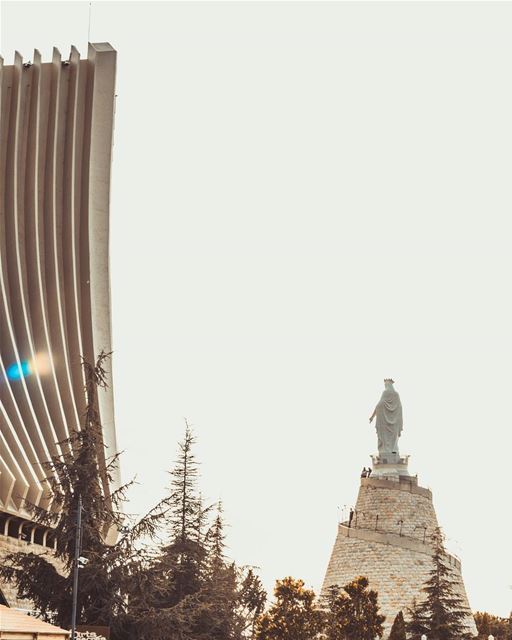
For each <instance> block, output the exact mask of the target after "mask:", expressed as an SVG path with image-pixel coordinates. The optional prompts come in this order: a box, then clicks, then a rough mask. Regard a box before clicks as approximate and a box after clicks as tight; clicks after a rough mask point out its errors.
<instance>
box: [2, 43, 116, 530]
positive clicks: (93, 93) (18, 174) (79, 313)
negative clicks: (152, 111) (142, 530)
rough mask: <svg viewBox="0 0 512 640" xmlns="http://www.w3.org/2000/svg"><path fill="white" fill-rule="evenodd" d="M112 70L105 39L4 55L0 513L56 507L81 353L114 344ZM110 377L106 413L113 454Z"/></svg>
mask: <svg viewBox="0 0 512 640" xmlns="http://www.w3.org/2000/svg"><path fill="white" fill-rule="evenodd" d="M115 71H116V52H115V51H114V49H113V48H112V47H111V46H110V45H109V44H106V43H102V44H91V45H89V51H88V57H87V59H84V60H81V59H80V55H79V53H78V51H77V50H76V49H75V48H72V50H71V54H70V57H69V59H67V60H63V59H62V57H61V55H60V53H59V52H58V51H57V50H56V49H55V50H54V52H53V58H52V60H51V62H42V60H41V56H40V54H39V52H38V51H35V52H34V58H33V61H32V62H24V61H23V59H22V58H21V56H20V55H19V54H18V53H16V55H15V59H14V64H13V65H4V64H3V61H2V60H1V59H0V511H3V512H4V513H7V514H14V515H15V516H18V517H20V518H29V515H28V514H27V513H26V511H25V509H24V504H25V501H26V500H28V501H30V502H31V503H33V504H36V505H39V506H41V507H44V508H48V507H51V500H52V498H51V495H50V493H49V492H48V482H47V481H45V477H46V476H47V472H46V471H45V470H44V469H43V468H42V465H41V463H42V462H45V461H47V460H48V459H49V458H50V457H51V456H54V455H58V454H61V453H67V452H68V451H66V446H67V445H65V444H59V442H60V443H62V441H64V440H65V439H66V438H67V437H68V436H69V434H70V432H71V431H72V430H76V429H79V428H80V421H81V416H82V414H83V411H84V405H85V396H84V379H83V372H82V367H81V356H84V357H85V358H86V359H88V360H89V361H93V360H94V359H95V357H96V356H97V354H98V353H99V352H100V351H101V350H104V351H106V352H110V351H111V320H110V284H109V281H110V277H109V200H110V170H111V161H112V140H113V124H114V101H115ZM108 375H109V378H110V379H109V380H108V382H109V388H108V390H107V391H106V392H101V393H100V394H99V405H100V406H99V410H100V415H101V420H102V424H103V430H104V442H105V444H106V446H107V447H108V455H111V454H114V453H116V451H117V446H116V437H115V426H114V410H113V396H112V379H111V374H110V373H109V374H108ZM98 453H99V456H100V467H101V466H102V465H104V452H103V451H100V452H98ZM103 482H104V489H105V492H106V493H107V494H108V493H109V491H110V490H111V487H109V486H108V483H107V481H106V478H104V480H103ZM114 484H115V485H116V486H117V485H118V484H119V477H116V478H114Z"/></svg>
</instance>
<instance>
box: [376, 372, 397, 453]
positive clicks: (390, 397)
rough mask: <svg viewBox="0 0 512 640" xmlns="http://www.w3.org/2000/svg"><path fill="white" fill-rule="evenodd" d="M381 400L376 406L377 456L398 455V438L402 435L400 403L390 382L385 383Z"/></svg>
mask: <svg viewBox="0 0 512 640" xmlns="http://www.w3.org/2000/svg"><path fill="white" fill-rule="evenodd" d="M385 385H386V388H385V389H384V391H383V393H382V396H381V399H380V400H379V403H378V404H377V408H376V413H377V422H376V425H375V428H376V430H377V438H378V441H379V456H383V455H385V454H389V453H396V454H398V453H399V451H398V438H399V437H400V434H401V433H402V429H403V419H402V403H401V402H400V396H399V395H398V393H397V392H396V391H395V390H394V388H393V384H392V383H391V382H386V383H385Z"/></svg>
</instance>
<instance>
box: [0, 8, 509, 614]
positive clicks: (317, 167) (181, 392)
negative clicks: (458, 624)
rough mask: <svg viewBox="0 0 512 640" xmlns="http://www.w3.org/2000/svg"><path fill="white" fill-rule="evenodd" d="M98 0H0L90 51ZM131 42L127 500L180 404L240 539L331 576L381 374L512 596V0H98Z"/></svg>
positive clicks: (467, 572)
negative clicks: (339, 525)
mask: <svg viewBox="0 0 512 640" xmlns="http://www.w3.org/2000/svg"><path fill="white" fill-rule="evenodd" d="M88 13H89V4H88V3H87V2H76V3H72V2H58V3H46V2H38V3H23V2H16V3H13V2H2V3H1V50H2V52H3V54H4V57H5V59H6V62H7V63H11V62H12V56H13V52H14V49H19V50H20V51H21V52H22V53H23V55H24V56H25V57H26V58H27V59H32V50H33V48H34V47H38V48H39V49H40V50H41V52H42V53H43V56H44V58H45V60H49V59H50V55H51V46H52V45H54V44H55V45H57V46H58V47H59V48H60V49H61V51H62V53H63V54H65V53H67V52H68V51H69V46H70V45H71V44H75V45H76V46H77V47H78V48H79V49H80V50H81V51H82V52H83V54H84V55H85V54H86V42H87V34H88V21H89V18H88ZM90 38H91V40H92V41H96V42H101V41H108V42H110V43H111V44H112V45H113V46H114V47H115V48H116V49H117V50H118V52H119V57H118V65H119V66H118V80H117V93H118V98H117V117H116V130H115V146H114V171H113V182H112V210H111V213H112V239H111V265H112V302H113V331H114V346H115V360H114V380H115V388H114V393H115V399H116V416H117V433H118V438H119V442H120V446H121V448H122V449H124V450H125V454H124V455H123V460H122V472H123V476H124V478H125V479H128V478H130V477H131V476H132V475H133V474H135V473H136V474H137V476H138V480H139V481H140V483H141V484H140V486H138V487H136V488H135V489H134V490H133V491H132V500H131V504H130V506H129V508H130V510H132V511H135V512H141V511H143V510H145V509H147V508H149V507H150V506H151V504H153V503H154V502H155V501H156V500H158V499H159V498H160V497H161V496H162V494H163V486H164V485H165V483H167V482H168V477H167V475H166V473H165V471H166V469H168V468H169V467H170V466H171V464H172V461H173V460H174V458H175V453H176V442H177V440H178V439H180V438H181V436H182V433H183V418H184V417H187V418H188V420H189V421H190V422H191V423H192V424H193V425H194V426H195V432H196V435H197V437H198V446H197V453H198V456H199V458H200V459H201V460H202V463H203V464H202V485H203V488H204V492H205V494H206V496H207V497H208V498H209V499H211V500H212V501H213V500H216V499H217V498H218V497H221V498H222V500H223V501H224V506H225V511H226V517H227V520H228V521H229V523H230V525H231V526H230V529H229V546H230V550H229V552H230V555H231V556H232V557H233V558H234V559H236V560H237V561H238V562H239V563H248V564H255V565H258V566H259V567H260V568H261V575H262V577H263V580H264V583H265V586H266V587H267V588H269V589H271V588H272V585H273V581H274V579H275V578H282V577H284V576H286V575H293V576H295V577H302V578H303V579H304V580H305V581H306V583H307V584H308V585H311V586H313V587H314V588H315V589H319V588H320V586H321V582H322V579H323V575H324V572H325V569H326V565H327V561H328V558H329V555H330V552H331V548H332V545H333V542H334V539H335V535H336V522H337V518H338V513H339V511H338V508H339V507H343V505H345V504H346V505H350V504H352V503H353V502H354V501H355V498H356V495H357V490H358V485H359V473H360V470H361V467H362V466H363V465H367V464H368V463H369V455H370V454H371V453H373V452H374V451H375V449H376V439H375V435H374V429H373V428H370V427H369V426H368V417H369V415H370V413H371V412H372V410H373V408H374V405H375V403H376V402H377V400H378V398H379V396H380V393H381V390H382V379H383V378H384V377H387V376H392V377H393V378H394V379H395V380H396V381H397V384H396V387H397V389H398V391H399V392H400V394H401V397H402V404H403V407H404V418H405V428H404V433H403V437H402V439H401V451H402V453H409V454H411V471H413V472H414V473H416V472H417V473H418V475H419V481H420V484H421V485H423V486H428V487H430V488H431V489H432V490H433V493H434V503H435V506H436V509H437V514H438V517H439V520H440V523H441V524H442V526H443V527H444V529H445V532H446V534H447V536H448V538H449V547H450V549H451V550H453V551H455V552H456V553H457V554H458V555H460V556H461V558H462V561H463V573H464V578H465V582H466V587H467V591H468V594H469V598H470V602H471V605H472V607H473V608H474V609H485V610H488V611H490V612H493V613H496V614H500V615H507V614H508V612H509V611H510V610H511V609H512V590H511V588H510V585H512V554H511V544H510V536H511V531H512V517H511V496H510V493H511V492H510V484H511V482H510V473H511V472H510V468H511V463H510V459H511V450H512V446H511V445H512V435H511V433H512V414H511V411H510V404H511V402H510V398H511V388H512V373H511V371H512V369H511V357H512V338H511V334H512V304H511V274H512V257H511V251H510V244H511V232H512V223H511V219H512V188H511V185H512V5H511V4H510V3H506V2H500V3H495V4H493V3H476V2H475V3H463V2H457V3H453V4H452V3H441V2H434V3H395V4H393V3H386V2H379V3H376V4H373V3H370V2H368V3H335V2H329V3H305V2H304V3H293V2H286V3H271V2H262V3H224V4H218V3H215V2H208V3H206V4H202V3H181V4H179V3H176V4H174V3H164V2H161V3H154V4H153V3H150V2H144V3H137V2H133V3H126V2H116V3H109V2H93V3H92V15H91V26H90Z"/></svg>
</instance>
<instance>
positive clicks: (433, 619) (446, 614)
mask: <svg viewBox="0 0 512 640" xmlns="http://www.w3.org/2000/svg"><path fill="white" fill-rule="evenodd" d="M455 584H456V579H455V577H454V575H453V571H452V569H451V567H450V566H449V564H448V561H447V556H446V551H445V548H444V536H443V534H442V532H441V529H440V528H437V529H436V530H435V531H434V533H433V535H432V569H431V571H430V578H429V579H428V580H427V581H426V582H425V586H424V587H423V591H424V592H425V594H426V599H425V601H424V602H423V603H421V605H420V611H421V613H422V615H423V618H424V620H425V624H426V627H427V631H426V634H427V636H428V638H429V640H460V638H462V637H467V636H468V629H467V627H466V624H465V620H466V618H467V617H468V616H471V611H469V610H468V609H467V608H466V607H465V605H464V602H463V600H462V598H461V597H460V596H459V595H458V594H457V592H456V587H455Z"/></svg>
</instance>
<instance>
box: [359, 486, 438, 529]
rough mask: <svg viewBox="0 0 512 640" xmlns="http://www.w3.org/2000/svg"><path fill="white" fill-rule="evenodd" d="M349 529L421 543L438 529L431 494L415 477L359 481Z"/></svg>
mask: <svg viewBox="0 0 512 640" xmlns="http://www.w3.org/2000/svg"><path fill="white" fill-rule="evenodd" d="M400 521H401V522H400ZM352 526H353V527H355V528H362V529H374V530H375V529H377V530H378V531H385V532H389V533H400V531H401V533H402V535H404V536H409V537H412V538H417V539H418V540H423V539H424V538H426V537H428V535H431V534H432V533H433V531H434V529H435V528H436V527H437V526H438V523H437V517H436V513H435V511H434V505H433V504H432V493H431V492H430V491H429V490H428V489H424V488H423V487H418V485H417V481H416V478H402V479H401V480H400V481H398V480H397V481H393V480H378V479H374V478H362V479H361V487H360V489H359V495H358V498H357V503H356V507H355V515H354V519H353V521H352Z"/></svg>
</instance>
